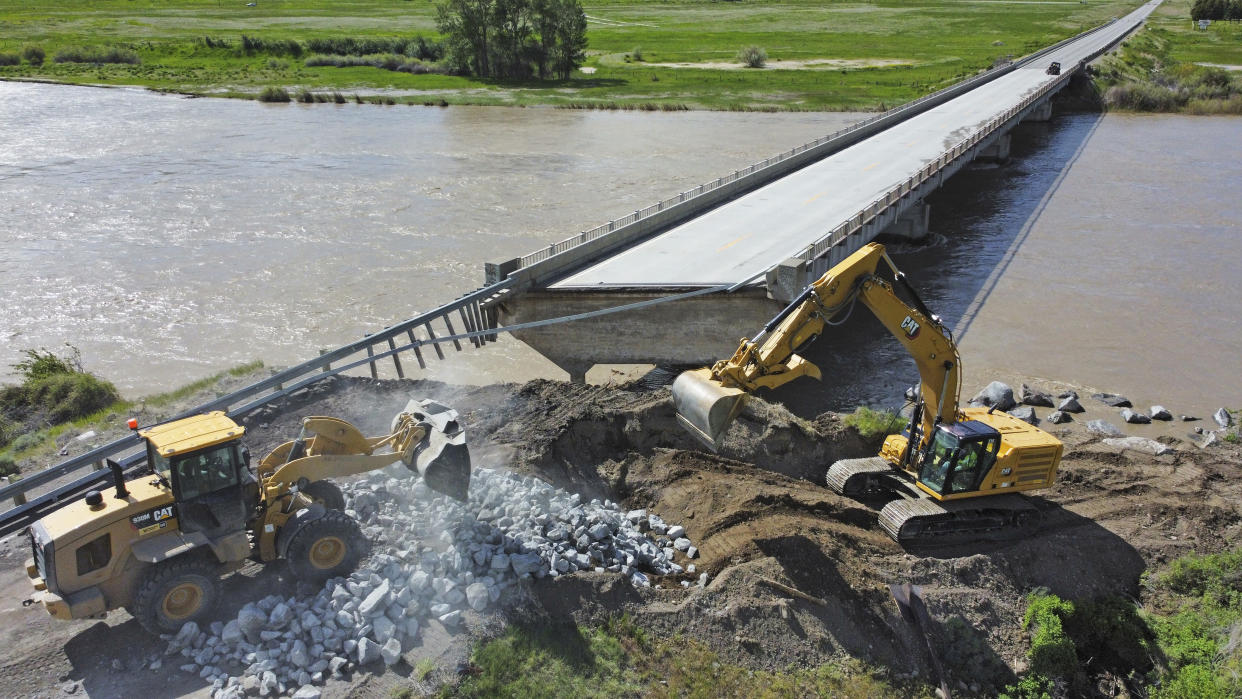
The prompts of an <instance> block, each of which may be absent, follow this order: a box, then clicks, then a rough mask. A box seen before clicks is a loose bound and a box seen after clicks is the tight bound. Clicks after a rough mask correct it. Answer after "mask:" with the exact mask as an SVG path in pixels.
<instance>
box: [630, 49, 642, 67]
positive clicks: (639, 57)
mask: <svg viewBox="0 0 1242 699" xmlns="http://www.w3.org/2000/svg"><path fill="white" fill-rule="evenodd" d="M630 55H631V56H633V57H634V60H635V61H638V62H640V63H641V62H642V60H643V47H641V46H635V47H634V50H633V51H631V52H630Z"/></svg>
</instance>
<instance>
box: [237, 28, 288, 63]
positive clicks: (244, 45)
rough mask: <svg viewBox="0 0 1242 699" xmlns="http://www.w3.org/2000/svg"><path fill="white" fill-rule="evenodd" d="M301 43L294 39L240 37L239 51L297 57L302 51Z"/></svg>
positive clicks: (243, 35) (248, 53)
mask: <svg viewBox="0 0 1242 699" xmlns="http://www.w3.org/2000/svg"><path fill="white" fill-rule="evenodd" d="M303 50H304V49H303V48H302V44H301V43H300V42H298V41H297V40H296V39H261V38H259V37H255V36H246V35H245V34H242V37H241V52H242V53H244V54H246V55H247V56H249V55H251V54H255V53H270V54H273V55H276V56H286V55H287V56H293V57H294V58H299V57H301V55H302V52H303Z"/></svg>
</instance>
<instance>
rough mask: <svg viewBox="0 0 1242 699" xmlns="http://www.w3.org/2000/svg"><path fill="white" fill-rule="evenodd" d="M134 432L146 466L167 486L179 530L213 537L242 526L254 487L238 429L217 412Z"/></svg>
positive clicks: (252, 504)
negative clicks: (142, 441)
mask: <svg viewBox="0 0 1242 699" xmlns="http://www.w3.org/2000/svg"><path fill="white" fill-rule="evenodd" d="M139 434H140V435H141V436H142V437H143V438H145V439H146V442H147V463H149V464H150V465H151V470H152V471H153V472H154V473H155V474H156V475H157V476H159V478H160V479H161V480H162V482H163V483H164V484H165V485H166V487H168V488H170V489H171V490H172V495H173V501H174V503H175V505H176V508H177V511H176V517H177V522H178V526H179V528H180V529H181V530H182V531H185V532H202V533H203V534H204V535H206V536H209V537H216V536H221V535H223V534H228V533H230V532H234V531H238V530H241V529H243V528H244V527H245V526H246V523H247V522H249V521H250V519H251V517H252V516H253V511H254V507H255V505H256V503H257V502H258V488H259V486H258V481H257V480H256V479H255V477H254V474H252V473H251V471H250V468H249V461H250V453H249V450H247V449H246V447H245V446H244V445H243V444H242V442H241V436H242V435H243V434H245V429H244V428H242V427H241V426H239V425H237V423H235V422H233V421H232V420H230V419H229V418H228V417H227V416H225V414H224V413H223V412H219V411H217V412H213V413H207V414H206V415H196V416H194V417H189V418H185V419H184V420H177V421H174V422H171V423H166V424H164V425H157V426H156V427H152V428H149V429H147V430H143V431H142V432H140V433H139Z"/></svg>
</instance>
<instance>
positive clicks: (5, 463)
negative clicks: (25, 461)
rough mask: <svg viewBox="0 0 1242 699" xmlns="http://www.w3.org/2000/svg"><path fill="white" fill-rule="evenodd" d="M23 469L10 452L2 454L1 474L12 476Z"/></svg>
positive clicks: (0, 459)
mask: <svg viewBox="0 0 1242 699" xmlns="http://www.w3.org/2000/svg"><path fill="white" fill-rule="evenodd" d="M20 472H21V469H20V468H18V467H17V462H16V461H14V460H13V457H11V456H9V455H8V454H0V476H11V475H13V474H15V473H20Z"/></svg>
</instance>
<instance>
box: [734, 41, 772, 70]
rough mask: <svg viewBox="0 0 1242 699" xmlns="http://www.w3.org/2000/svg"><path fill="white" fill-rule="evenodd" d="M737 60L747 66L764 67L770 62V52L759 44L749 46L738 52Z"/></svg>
mask: <svg viewBox="0 0 1242 699" xmlns="http://www.w3.org/2000/svg"><path fill="white" fill-rule="evenodd" d="M737 60H739V61H741V62H742V65H744V66H746V67H747V68H762V67H763V66H764V64H766V63H767V62H768V52H767V51H764V50H763V49H761V48H759V47H758V46H747V47H746V48H744V49H742V50H741V51H738V52H737Z"/></svg>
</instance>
